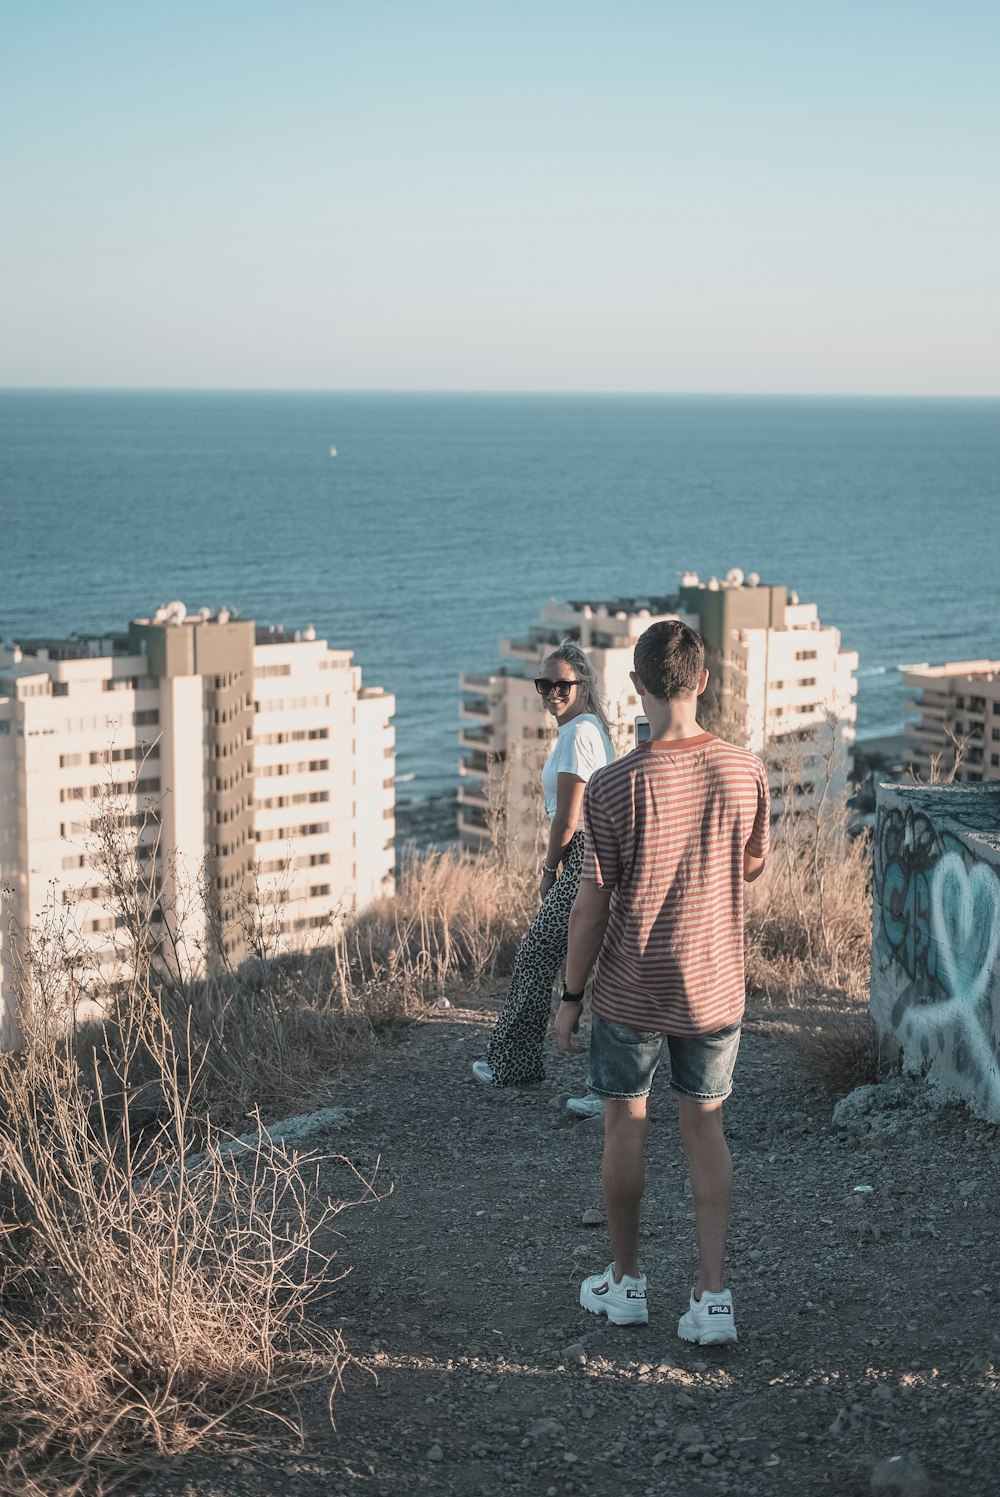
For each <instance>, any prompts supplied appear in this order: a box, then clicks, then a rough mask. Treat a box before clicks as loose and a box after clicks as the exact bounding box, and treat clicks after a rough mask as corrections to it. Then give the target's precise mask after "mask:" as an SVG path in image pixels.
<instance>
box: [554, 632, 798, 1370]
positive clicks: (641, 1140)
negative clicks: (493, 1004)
mask: <svg viewBox="0 0 1000 1497" xmlns="http://www.w3.org/2000/svg"><path fill="white" fill-rule="evenodd" d="M634 663H635V670H634V671H633V672H632V680H633V682H634V683H635V688H636V691H637V692H638V693H639V696H640V698H641V700H642V706H643V711H644V712H645V714H646V716H647V717H648V718H649V722H650V734H651V736H650V741H649V742H648V743H644V744H641V745H640V746H639V747H638V748H637V749H635V750H634V751H633V752H632V753H631V754H628V755H627V756H626V757H625V758H623V759H619V760H618V761H617V762H616V763H614V764H609V765H608V766H607V768H606V769H601V770H598V772H597V773H596V774H595V775H594V776H593V778H592V779H591V781H590V783H589V784H588V786H587V790H586V795H585V800H584V831H585V836H586V847H585V851H584V861H583V873H582V879H581V883H580V892H579V894H578V895H577V898H576V903H575V904H574V906H573V911H572V914H571V916H570V927H569V951H568V955H567V958H566V988H565V992H564V995H563V1000H562V1002H561V1004H560V1005H559V1009H558V1012H557V1015H556V1023H555V1029H556V1042H557V1044H558V1045H559V1047H560V1049H562V1050H564V1051H566V1052H567V1053H570V1052H574V1051H578V1050H579V1046H577V1045H575V1044H574V1042H573V1035H574V1034H575V1033H576V1031H577V1029H578V1027H579V1023H580V1014H581V1010H582V1003H583V990H584V987H585V986H586V983H587V979H588V977H589V976H590V972H591V968H592V967H593V965H594V962H595V960H597V959H598V954H599V956H600V959H599V961H598V965H597V972H596V975H595V977H594V985H593V992H592V1006H593V1022H592V1026H591V1038H590V1087H591V1090H592V1091H594V1092H596V1093H597V1095H598V1096H601V1097H603V1098H604V1099H605V1111H604V1158H603V1162H602V1166H601V1179H602V1184H603V1188H604V1205H605V1211H606V1214H607V1220H608V1228H609V1232H610V1237H611V1248H612V1251H613V1253H614V1262H613V1263H611V1264H609V1266H608V1268H607V1269H606V1270H605V1271H604V1273H602V1274H595V1275H593V1276H592V1277H591V1278H589V1279H586V1280H584V1283H583V1285H582V1286H581V1289H580V1303H581V1305H583V1307H584V1308H585V1309H587V1310H592V1311H594V1312H595V1313H598V1314H605V1315H607V1317H608V1319H609V1320H610V1321H613V1322H614V1323H615V1324H617V1325H627V1324H633V1323H636V1322H641V1323H645V1322H646V1321H647V1320H648V1319H649V1311H648V1308H647V1303H646V1278H645V1275H644V1274H643V1273H642V1271H641V1268H640V1266H639V1257H638V1254H639V1207H640V1202H641V1200H642V1195H643V1191H644V1188H645V1143H646V1134H647V1131H648V1126H649V1125H648V1119H647V1099H648V1096H649V1090H650V1086H651V1085H652V1081H653V1075H654V1073H655V1071H656V1068H657V1065H658V1064H659V1061H660V1058H661V1053H662V1050H663V1047H664V1045H665V1046H666V1048H667V1051H668V1053H669V1058H670V1084H671V1087H672V1088H673V1090H674V1091H675V1092H676V1094H677V1098H678V1105H679V1109H680V1129H681V1137H682V1138H683V1140H684V1147H685V1150H686V1153H687V1159H688V1170H689V1173H690V1177H691V1188H692V1192H693V1195H694V1209H695V1223H696V1227H697V1233H698V1278H697V1282H696V1284H695V1287H694V1289H693V1291H692V1293H691V1300H690V1305H689V1307H688V1309H687V1311H686V1313H685V1314H684V1315H682V1316H681V1319H680V1323H679V1325H678V1327H677V1333H678V1335H679V1336H681V1337H682V1338H683V1339H684V1340H686V1341H695V1342H698V1343H700V1344H701V1345H703V1346H707V1345H711V1344H714V1343H717V1342H723V1341H735V1340H736V1322H735V1318H734V1315H733V1297H732V1294H731V1292H730V1291H729V1290H728V1289H727V1288H726V1284H725V1276H724V1275H725V1250H726V1238H727V1235H728V1231H729V1215H730V1202H731V1197H732V1179H733V1166H732V1158H731V1156H730V1153H729V1147H728V1145H727V1143H726V1139H725V1135H724V1133H723V1128H722V1104H723V1102H724V1100H725V1099H726V1097H728V1096H729V1093H730V1091H731V1090H732V1075H733V1066H734V1063H735V1061H736V1052H737V1049H738V1048H739V1042H740V1021H741V1019H742V1016H743V1008H744V1002H745V980H744V971H743V884H744V883H750V882H752V880H753V879H755V878H757V877H758V875H759V874H760V872H761V870H762V869H763V867H764V858H765V855H766V853H767V846H768V829H769V823H770V799H769V795H768V786H767V774H766V772H765V769H764V766H763V764H762V763H761V762H760V760H759V759H757V758H756V757H755V756H754V755H753V754H751V753H749V752H748V751H747V750H745V749H740V748H735V747H734V746H733V745H732V744H729V743H724V742H723V741H722V740H721V739H719V738H716V737H714V736H713V735H712V734H711V733H706V732H703V731H702V729H701V728H700V727H699V725H698V722H697V708H698V698H699V696H700V695H701V693H702V692H703V691H704V690H705V686H706V684H707V682H708V672H707V671H706V669H705V646H704V642H703V640H702V638H701V636H700V635H699V634H696V633H695V631H694V630H693V629H690V628H688V626H687V625H686V624H682V623H681V622H680V621H679V620H669V621H667V622H665V623H661V624H654V625H653V626H652V628H650V629H647V630H646V632H645V634H643V635H642V637H641V638H640V639H639V640H638V642H637V644H636V647H635V656H634Z"/></svg>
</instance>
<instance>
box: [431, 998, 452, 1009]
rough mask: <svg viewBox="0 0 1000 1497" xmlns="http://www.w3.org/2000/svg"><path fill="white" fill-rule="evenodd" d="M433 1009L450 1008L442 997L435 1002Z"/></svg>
mask: <svg viewBox="0 0 1000 1497" xmlns="http://www.w3.org/2000/svg"><path fill="white" fill-rule="evenodd" d="M434 1007H435V1008H451V1004H450V1003H449V1002H448V1000H447V998H443V997H442V998H439V999H438V1000H437V1002H436V1003H435V1005H434Z"/></svg>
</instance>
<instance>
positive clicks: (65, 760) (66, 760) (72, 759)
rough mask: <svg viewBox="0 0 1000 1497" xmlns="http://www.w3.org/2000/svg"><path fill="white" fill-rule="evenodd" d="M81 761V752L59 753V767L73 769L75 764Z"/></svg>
mask: <svg viewBox="0 0 1000 1497" xmlns="http://www.w3.org/2000/svg"><path fill="white" fill-rule="evenodd" d="M82 763H83V755H82V754H60V755H59V768H60V769H73V768H75V766H76V765H77V764H82Z"/></svg>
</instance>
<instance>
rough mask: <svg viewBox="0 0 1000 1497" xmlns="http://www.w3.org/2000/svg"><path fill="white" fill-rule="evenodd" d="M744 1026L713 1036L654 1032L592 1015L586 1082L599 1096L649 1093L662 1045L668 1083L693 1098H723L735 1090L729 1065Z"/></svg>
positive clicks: (733, 1061)
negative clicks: (664, 1053)
mask: <svg viewBox="0 0 1000 1497" xmlns="http://www.w3.org/2000/svg"><path fill="white" fill-rule="evenodd" d="M741 1028H742V1025H741V1024H740V1021H739V1020H737V1021H736V1023H735V1024H727V1025H726V1027H725V1029H717V1030H716V1031H715V1032H714V1033H713V1034H689V1035H683V1036H681V1035H674V1034H653V1033H650V1032H649V1031H644V1030H637V1029H626V1028H625V1026H624V1024H607V1023H605V1021H604V1020H603V1019H599V1018H598V1017H597V1015H596V1014H595V1015H594V1017H593V1019H592V1020H591V1025H590V1074H589V1076H588V1085H589V1087H590V1089H591V1091H593V1092H596V1093H597V1095H598V1096H599V1097H613V1098H617V1099H618V1100H619V1101H630V1100H631V1099H633V1098H637V1097H646V1096H648V1095H649V1090H650V1087H651V1086H652V1085H653V1077H654V1076H655V1074H656V1068H657V1066H658V1065H659V1063H660V1053H661V1051H662V1049H663V1046H664V1044H665V1045H666V1047H667V1051H668V1053H669V1055H670V1086H671V1089H672V1090H673V1091H675V1092H676V1093H677V1094H678V1096H681V1097H688V1098H689V1099H690V1100H691V1101H692V1102H724V1101H725V1099H726V1098H727V1097H728V1096H729V1093H730V1092H731V1091H732V1089H733V1068H734V1066H735V1065H736V1052H737V1051H738V1050H739V1048H740V1030H741Z"/></svg>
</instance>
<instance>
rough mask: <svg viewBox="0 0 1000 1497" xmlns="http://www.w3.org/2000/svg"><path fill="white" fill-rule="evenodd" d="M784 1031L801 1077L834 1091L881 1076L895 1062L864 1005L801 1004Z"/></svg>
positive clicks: (893, 1049)
mask: <svg viewBox="0 0 1000 1497" xmlns="http://www.w3.org/2000/svg"><path fill="white" fill-rule="evenodd" d="M787 1033H788V1039H789V1043H790V1045H791V1048H792V1053H793V1055H794V1056H795V1060H796V1063H797V1065H798V1067H799V1069H800V1070H801V1071H802V1074H803V1075H804V1076H805V1078H806V1079H807V1080H808V1081H810V1082H812V1084H813V1085H814V1086H818V1087H821V1088H822V1089H823V1090H824V1091H827V1092H830V1093H832V1094H834V1095H835V1096H846V1095H847V1093H848V1092H851V1091H853V1090H854V1088H855V1087H856V1086H865V1085H867V1084H870V1083H873V1082H877V1081H881V1080H882V1079H883V1077H885V1076H886V1075H888V1073H889V1072H890V1071H891V1070H892V1069H893V1068H894V1067H895V1065H896V1064H897V1062H898V1047H897V1046H895V1045H893V1044H892V1043H891V1041H886V1040H885V1039H881V1038H880V1037H879V1034H878V1032H877V1030H876V1028H875V1024H874V1021H873V1019H872V1016H871V1014H870V1013H869V1012H868V1010H867V1009H865V1008H842V1009H825V1010H824V1009H819V1010H817V1009H801V1010H799V1011H798V1012H797V1013H796V1015H795V1018H794V1022H792V1023H790V1024H789V1026H788V1030H787Z"/></svg>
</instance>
